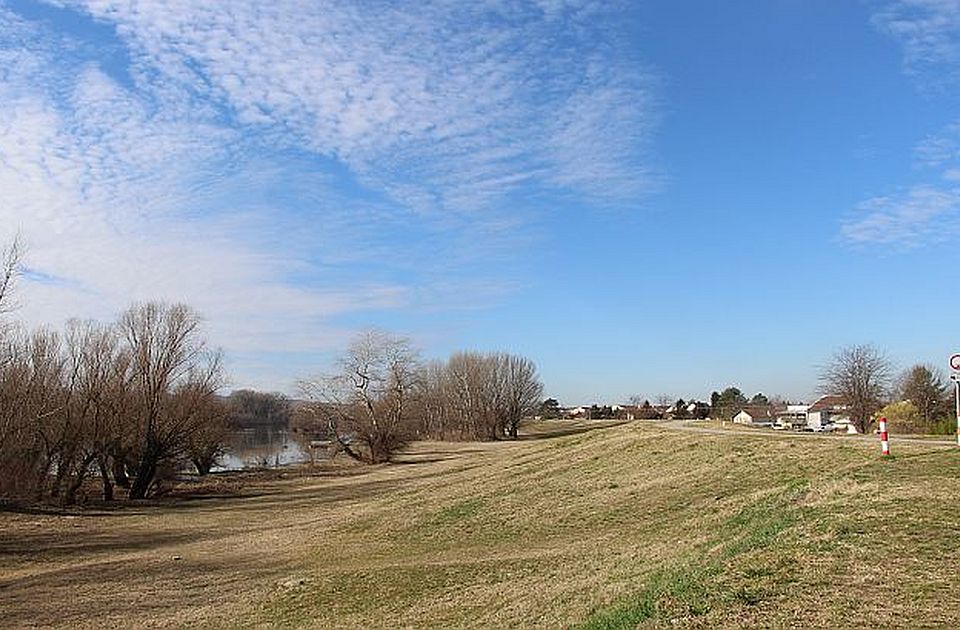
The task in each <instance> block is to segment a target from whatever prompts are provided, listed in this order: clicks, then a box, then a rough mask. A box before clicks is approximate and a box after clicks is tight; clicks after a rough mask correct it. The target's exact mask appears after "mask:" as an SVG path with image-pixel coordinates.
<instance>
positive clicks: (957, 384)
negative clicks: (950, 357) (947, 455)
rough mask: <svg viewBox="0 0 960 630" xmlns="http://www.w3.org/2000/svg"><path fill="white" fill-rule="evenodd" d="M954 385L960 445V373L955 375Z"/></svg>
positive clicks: (959, 442)
mask: <svg viewBox="0 0 960 630" xmlns="http://www.w3.org/2000/svg"><path fill="white" fill-rule="evenodd" d="M953 385H954V390H955V392H956V400H957V446H958V447H960V375H957V374H954V375H953Z"/></svg>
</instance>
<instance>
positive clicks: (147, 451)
mask: <svg viewBox="0 0 960 630" xmlns="http://www.w3.org/2000/svg"><path fill="white" fill-rule="evenodd" d="M119 325H120V330H121V333H122V334H123V336H124V339H125V341H126V344H127V347H128V348H129V352H130V358H131V364H130V383H131V388H132V390H133V392H134V398H135V404H136V406H135V413H134V418H135V422H136V428H137V431H136V433H137V436H138V438H139V444H138V445H137V447H138V450H139V452H138V462H137V472H136V479H135V480H134V483H133V485H132V486H131V488H130V498H131V499H142V498H144V497H145V496H146V495H147V493H148V492H149V490H150V489H151V486H152V484H153V482H154V477H155V476H156V474H157V471H158V469H159V466H160V464H161V463H163V462H164V461H165V460H169V459H171V458H175V457H177V456H179V455H182V454H183V453H184V452H185V450H186V448H187V445H188V444H189V439H190V436H191V435H192V434H193V433H194V432H196V431H198V430H200V429H201V428H202V427H203V425H204V423H205V422H206V421H208V420H209V417H208V416H207V415H206V414H205V413H204V405H205V404H206V403H207V402H208V401H209V399H210V398H212V397H213V396H214V395H215V393H216V391H217V389H218V388H219V387H220V385H221V384H222V368H221V361H220V355H219V353H217V352H211V351H210V350H209V349H208V348H207V346H206V343H205V342H204V341H203V339H202V338H201V336H200V317H199V316H198V315H197V314H196V313H194V312H193V311H192V310H191V309H190V308H189V307H187V306H185V305H183V304H176V305H167V304H162V303H158V302H150V303H147V304H139V305H136V306H133V307H132V308H130V309H129V310H127V311H126V312H125V313H124V314H123V315H122V316H121V318H120V324H119Z"/></svg>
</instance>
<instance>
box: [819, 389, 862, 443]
mask: <svg viewBox="0 0 960 630" xmlns="http://www.w3.org/2000/svg"><path fill="white" fill-rule="evenodd" d="M828 425H833V426H834V427H846V430H847V432H848V433H856V432H857V430H856V428H855V427H854V426H853V423H852V422H850V415H849V413H848V412H847V403H846V401H845V400H844V399H843V397H842V396H837V395H836V394H828V395H826V396H821V397H820V398H819V399H818V400H817V401H816V402H814V403H813V404H812V405H810V408H809V409H807V428H808V429H811V430H813V431H822V430H823V429H824V428H826V427H827V426H828Z"/></svg>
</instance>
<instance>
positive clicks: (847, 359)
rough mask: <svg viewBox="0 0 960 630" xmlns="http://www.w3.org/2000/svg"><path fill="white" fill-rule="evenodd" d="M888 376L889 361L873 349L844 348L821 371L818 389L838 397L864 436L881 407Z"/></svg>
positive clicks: (887, 387) (858, 346)
mask: <svg viewBox="0 0 960 630" xmlns="http://www.w3.org/2000/svg"><path fill="white" fill-rule="evenodd" d="M892 374H893V366H892V364H891V362H890V360H889V359H888V358H887V357H886V356H885V355H884V354H883V353H882V352H881V351H880V350H879V349H878V348H877V347H876V346H873V345H870V344H861V345H854V346H846V347H843V348H840V349H839V350H838V351H837V352H836V353H835V354H834V355H833V359H832V360H831V361H830V363H828V364H827V365H825V366H824V367H823V368H821V372H820V390H821V391H822V392H823V393H824V394H834V395H837V396H840V397H841V398H842V399H843V400H844V403H845V404H846V405H847V411H848V413H849V414H850V420H851V422H853V425H854V426H855V427H856V428H857V430H858V431H860V432H861V433H864V432H866V431H868V430H869V429H870V426H871V424H872V422H873V415H874V414H875V413H876V412H877V411H879V410H880V409H881V408H882V407H883V405H884V402H885V399H886V397H887V395H888V393H889V391H890V385H891V380H892Z"/></svg>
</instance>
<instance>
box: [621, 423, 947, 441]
mask: <svg viewBox="0 0 960 630" xmlns="http://www.w3.org/2000/svg"><path fill="white" fill-rule="evenodd" d="M640 422H649V423H651V424H655V425H656V426H660V427H664V428H667V429H673V430H677V431H691V432H694V433H709V434H712V435H724V436H728V437H729V436H731V435H738V434H739V435H744V436H749V437H760V438H797V439H802V440H859V441H861V442H877V443H878V444H879V441H880V438H879V437H877V436H875V435H848V434H838V433H811V432H805V431H803V432H798V431H775V430H773V429H768V428H766V427H744V426H737V425H735V424H733V423H727V425H728V426H726V427H716V426H709V425H704V424H702V423H700V422H697V421H695V420H668V421H665V422H663V421H657V420H649V421H646V420H641V421H640ZM890 441H891V442H892V443H898V442H908V443H914V444H927V445H930V446H936V445H939V446H956V445H957V442H956V441H955V440H947V439H938V438H928V437H913V436H905V435H899V436H898V435H891V436H890Z"/></svg>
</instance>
